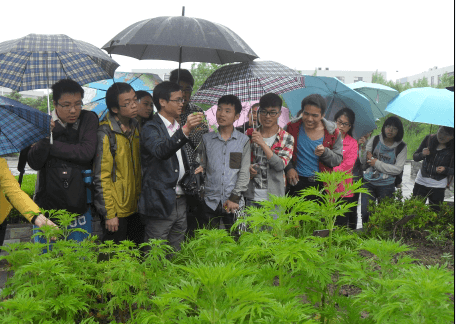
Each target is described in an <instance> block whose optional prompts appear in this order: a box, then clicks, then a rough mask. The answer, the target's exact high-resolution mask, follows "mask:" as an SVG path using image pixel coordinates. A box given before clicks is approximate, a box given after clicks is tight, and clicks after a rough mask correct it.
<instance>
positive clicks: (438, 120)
mask: <svg viewBox="0 0 456 324" xmlns="http://www.w3.org/2000/svg"><path fill="white" fill-rule="evenodd" d="M386 111H387V112H390V113H392V114H395V115H398V116H400V117H402V118H405V119H407V120H409V121H411V122H418V123H426V124H431V125H440V126H448V127H454V92H452V91H449V90H446V89H435V88H413V89H409V90H406V91H404V92H401V94H399V96H397V97H396V98H395V99H394V100H392V101H391V102H390V103H389V105H388V107H387V108H386Z"/></svg>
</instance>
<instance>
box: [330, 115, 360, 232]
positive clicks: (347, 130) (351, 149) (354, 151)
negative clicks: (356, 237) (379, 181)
mask: <svg viewBox="0 0 456 324" xmlns="http://www.w3.org/2000/svg"><path fill="white" fill-rule="evenodd" d="M334 121H335V122H336V123H337V127H338V128H339V131H340V134H341V137H342V141H343V149H342V155H343V159H342V163H341V164H340V165H338V166H336V167H334V169H333V170H334V171H345V172H347V173H349V174H353V166H354V165H355V162H356V159H357V157H358V142H357V141H356V140H355V139H354V138H353V125H354V123H355V113H354V112H353V110H351V109H350V108H343V109H341V110H339V111H338V112H337V113H336V115H335V116H334ZM351 183H353V179H351V178H350V179H347V180H345V183H341V184H339V187H338V188H337V190H336V192H341V191H343V190H344V185H345V184H351ZM343 199H344V200H345V201H346V202H347V203H350V202H352V201H353V193H349V194H348V195H346V196H344V198H343ZM347 220H348V223H349V224H350V225H351V226H350V227H353V224H354V226H355V228H356V223H357V220H358V213H357V207H356V206H355V207H352V208H351V209H350V212H349V213H348V214H346V215H345V216H338V217H337V219H336V224H335V225H339V226H347Z"/></svg>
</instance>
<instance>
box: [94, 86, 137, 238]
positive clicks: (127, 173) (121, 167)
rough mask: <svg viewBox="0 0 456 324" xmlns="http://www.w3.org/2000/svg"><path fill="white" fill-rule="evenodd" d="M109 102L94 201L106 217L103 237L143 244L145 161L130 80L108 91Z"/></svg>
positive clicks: (99, 134) (101, 129)
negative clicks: (141, 208) (139, 211)
mask: <svg viewBox="0 0 456 324" xmlns="http://www.w3.org/2000/svg"><path fill="white" fill-rule="evenodd" d="M106 106H107V107H108V110H109V112H108V114H107V115H106V117H105V119H104V120H103V121H102V122H101V123H100V125H99V127H98V132H97V137H98V147H97V153H96V156H95V161H94V187H95V199H94V205H95V208H96V209H97V212H98V214H99V215H100V217H101V218H102V219H101V225H102V229H103V236H102V238H101V240H102V241H103V242H104V241H107V240H113V241H114V242H116V243H119V242H120V241H123V240H126V239H129V240H131V241H134V242H135V243H137V244H140V243H142V242H143V240H144V230H143V228H144V226H143V225H142V224H141V221H140V218H139V215H138V214H137V213H136V212H137V205H138V198H139V194H140V190H141V163H140V154H139V130H138V122H137V120H136V119H135V118H136V115H137V114H138V107H137V98H136V94H135V91H134V90H133V88H132V87H131V86H130V85H129V84H127V83H122V82H119V83H114V84H113V85H112V86H111V87H110V88H109V89H108V91H107V92H106ZM113 146H114V147H113Z"/></svg>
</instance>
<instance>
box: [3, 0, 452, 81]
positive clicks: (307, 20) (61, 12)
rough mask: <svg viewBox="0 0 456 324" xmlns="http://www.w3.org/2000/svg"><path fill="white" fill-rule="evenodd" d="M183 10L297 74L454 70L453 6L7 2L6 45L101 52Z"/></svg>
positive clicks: (234, 0) (348, 1) (353, 0)
mask: <svg viewBox="0 0 456 324" xmlns="http://www.w3.org/2000/svg"><path fill="white" fill-rule="evenodd" d="M182 6H185V15H186V16H187V17H195V18H202V19H206V20H210V21H213V22H217V23H219V24H222V25H224V26H226V27H228V28H230V29H231V30H232V31H233V32H235V33H236V34H238V35H239V36H240V37H241V38H242V39H243V40H244V41H245V42H246V43H247V44H248V45H249V46H250V47H251V48H252V49H253V51H254V52H255V53H256V54H257V55H258V56H259V60H271V61H276V62H279V63H282V64H284V65H286V66H288V67H290V68H294V69H297V70H314V69H315V68H317V67H321V68H322V69H324V68H326V67H328V68H329V69H330V70H351V71H375V70H379V71H386V72H387V79H388V80H396V79H398V78H402V77H406V76H410V75H414V74H418V73H421V72H424V71H427V70H428V69H429V68H431V67H434V66H437V67H439V68H440V67H445V66H448V65H453V64H454V21H455V20H454V2H453V1H452V0H445V1H442V0H433V1H423V0H414V1H410V0H382V1H375V0H368V1H366V0H362V1H359V0H345V1H340V0H334V1H333V0H330V1H325V0H319V1H303V0H294V1H288V0H281V1H264V2H263V1H248V0H242V1H239V0H230V1H213V0H212V1H195V0H192V1H187V2H184V1H150V0H148V1H142V0H135V1H100V0H91V1H87V0H78V1H62V0H59V1H51V0H42V1H30V0H25V1H20V2H18V1H2V3H1V5H0V10H1V11H2V18H1V27H0V28H1V29H0V30H1V31H0V42H3V41H7V40H11V39H15V38H20V37H23V36H26V35H28V34H31V33H35V34H65V35H67V36H69V37H72V38H74V39H77V40H83V41H85V42H88V43H91V44H93V45H95V46H97V47H100V48H101V47H102V46H103V45H104V44H106V43H107V42H108V41H109V40H110V39H111V38H113V37H114V36H115V35H117V34H118V33H119V32H121V31H122V30H123V29H125V28H127V27H128V26H130V25H132V24H133V23H135V22H138V21H141V20H144V19H150V18H154V17H159V16H180V15H181V14H182ZM113 59H114V60H116V61H117V62H118V63H119V64H120V67H119V68H118V69H117V71H125V72H128V71H131V70H132V69H160V68H170V69H172V68H177V67H178V63H177V62H173V61H158V60H141V61H140V60H136V59H134V58H129V57H125V56H120V55H113ZM182 67H183V68H188V69H190V67H191V63H184V64H183V65H182Z"/></svg>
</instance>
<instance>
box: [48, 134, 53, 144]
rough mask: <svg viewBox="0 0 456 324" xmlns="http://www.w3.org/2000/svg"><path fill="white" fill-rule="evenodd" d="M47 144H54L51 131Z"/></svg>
mask: <svg viewBox="0 0 456 324" xmlns="http://www.w3.org/2000/svg"><path fill="white" fill-rule="evenodd" d="M49 144H51V145H52V144H54V138H53V136H52V132H51V136H50V137H49Z"/></svg>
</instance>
